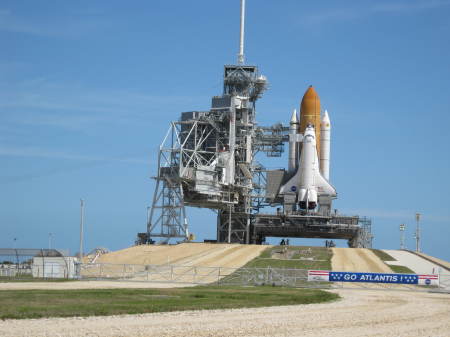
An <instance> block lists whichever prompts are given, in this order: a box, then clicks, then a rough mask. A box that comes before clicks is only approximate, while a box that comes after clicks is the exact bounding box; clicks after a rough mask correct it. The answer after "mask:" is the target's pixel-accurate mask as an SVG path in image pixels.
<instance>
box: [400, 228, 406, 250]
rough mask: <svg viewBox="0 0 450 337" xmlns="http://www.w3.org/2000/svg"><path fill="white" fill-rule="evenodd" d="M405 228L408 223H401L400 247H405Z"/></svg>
mask: <svg viewBox="0 0 450 337" xmlns="http://www.w3.org/2000/svg"><path fill="white" fill-rule="evenodd" d="M405 229H406V225H405V224H401V225H400V249H405Z"/></svg>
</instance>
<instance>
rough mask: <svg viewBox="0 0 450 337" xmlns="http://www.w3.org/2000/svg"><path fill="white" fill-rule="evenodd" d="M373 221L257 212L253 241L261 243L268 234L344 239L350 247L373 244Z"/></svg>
mask: <svg viewBox="0 0 450 337" xmlns="http://www.w3.org/2000/svg"><path fill="white" fill-rule="evenodd" d="M370 226H371V222H370V220H369V219H366V218H361V217H359V216H345V215H337V214H335V215H330V216H322V215H318V214H306V215H305V214H294V213H293V214H289V215H284V214H263V213H260V214H257V215H256V219H255V223H254V226H253V231H252V232H253V233H252V234H253V238H252V239H253V240H252V241H253V242H254V243H257V244H261V243H263V242H264V241H265V239H266V237H284V238H289V237H291V238H298V237H301V238H321V239H343V240H347V241H348V245H349V247H370V246H371V241H372V235H371V234H370V233H371V228H370Z"/></svg>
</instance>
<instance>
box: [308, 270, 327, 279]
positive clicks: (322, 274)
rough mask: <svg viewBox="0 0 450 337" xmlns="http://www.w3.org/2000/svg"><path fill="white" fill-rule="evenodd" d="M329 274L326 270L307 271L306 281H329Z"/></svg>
mask: <svg viewBox="0 0 450 337" xmlns="http://www.w3.org/2000/svg"><path fill="white" fill-rule="evenodd" d="M329 278H330V272H329V271H326V270H308V281H329Z"/></svg>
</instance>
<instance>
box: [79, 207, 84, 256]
mask: <svg viewBox="0 0 450 337" xmlns="http://www.w3.org/2000/svg"><path fill="white" fill-rule="evenodd" d="M83 225H84V200H83V199H80V252H79V253H78V254H79V257H80V260H81V259H82V258H83Z"/></svg>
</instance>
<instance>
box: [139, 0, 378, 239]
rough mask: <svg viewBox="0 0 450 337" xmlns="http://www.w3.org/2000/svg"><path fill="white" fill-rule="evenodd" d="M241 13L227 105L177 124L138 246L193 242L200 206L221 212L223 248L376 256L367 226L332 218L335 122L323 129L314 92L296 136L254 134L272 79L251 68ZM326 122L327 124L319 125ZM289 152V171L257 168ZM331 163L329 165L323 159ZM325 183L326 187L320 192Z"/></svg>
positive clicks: (215, 101)
mask: <svg viewBox="0 0 450 337" xmlns="http://www.w3.org/2000/svg"><path fill="white" fill-rule="evenodd" d="M244 13H245V0H241V29H240V39H239V54H238V62H237V65H226V66H225V67H224V75H223V93H222V95H220V96H214V97H212V101H211V108H210V109H209V110H208V111H189V112H183V113H181V116H180V119H179V120H178V121H173V122H171V123H170V127H169V130H168V131H167V133H166V136H165V138H164V140H163V142H162V143H161V145H160V147H159V154H158V172H157V176H156V177H154V178H155V180H156V186H155V191H154V194H153V203H152V207H151V211H150V213H149V216H148V221H147V231H146V232H145V233H139V234H138V240H137V243H139V244H145V243H154V242H156V241H159V242H162V243H167V242H169V240H171V239H179V240H188V239H189V237H190V235H189V231H188V220H187V216H186V212H185V207H186V206H193V207H201V208H209V209H213V210H215V211H216V213H217V241H218V242H228V243H232V242H234V243H247V244H248V243H262V242H263V241H264V240H265V238H266V237H269V236H277V237H318V238H338V239H347V240H348V242H349V245H350V246H351V247H369V246H370V245H371V238H372V236H371V234H370V221H369V220H366V219H360V218H359V217H358V216H352V217H349V216H342V215H338V214H337V213H336V212H334V213H333V212H331V200H332V199H333V198H335V197H336V193H335V190H334V187H332V186H331V185H330V184H329V183H328V179H329V177H328V170H325V169H323V168H322V167H328V168H329V140H330V138H329V125H330V124H329V119H328V129H327V128H325V129H324V127H323V125H322V126H321V116H320V100H318V96H317V94H316V93H315V91H314V89H313V88H309V89H308V91H307V92H306V94H305V96H304V97H303V100H302V103H301V115H300V118H299V119H297V115H296V113H294V114H293V115H292V118H291V121H290V124H289V126H283V125H281V124H275V125H272V126H267V127H264V126H259V125H258V124H257V122H256V101H257V100H258V99H259V98H261V96H262V95H263V93H264V91H265V90H266V89H267V79H266V78H265V77H264V76H263V75H261V74H260V73H259V71H258V68H257V67H256V66H253V65H246V64H245V63H244V19H245V15H244ZM327 118H328V114H326V118H325V116H324V119H323V120H322V124H323V123H325V124H326V123H327V120H326V119H327ZM297 121H300V123H298V122H297ZM324 121H325V122H324ZM314 125H315V126H317V127H316V128H315V129H314ZM321 130H322V133H324V137H322V142H321V141H320V132H321ZM307 132H309V136H308V137H306V135H307ZM327 132H328V133H327ZM303 138H305V139H308V141H309V140H311V142H312V143H306V141H304V139H303ZM324 140H325V143H324ZM327 140H328V143H326V141H327ZM285 143H289V169H288V170H284V169H283V170H266V169H265V168H264V167H263V166H262V165H261V164H259V163H258V161H257V160H256V158H255V157H256V154H257V153H260V152H261V153H264V154H265V155H267V156H269V157H281V155H282V153H283V151H284V144H285ZM311 144H314V145H313V146H311ZM322 144H325V145H322ZM327 146H328V147H327ZM321 148H325V152H324V151H322V152H321V151H320V149H321ZM307 153H309V155H306V154H307ZM324 153H325V157H326V154H327V153H328V158H322V157H323V155H324ZM322 159H323V160H322ZM319 160H320V163H321V165H320V168H319ZM300 163H304V164H303V165H300ZM327 165H328V166H327ZM307 167H309V168H310V169H305V168H307ZM324 171H326V175H327V176H326V179H324V178H323V177H322V176H323V175H324ZM319 176H320V177H321V178H320V179H323V182H322V185H320V184H317V183H316V182H317V181H318V180H317V179H319V178H318V177H319ZM308 177H309V178H308ZM300 181H302V183H299V182H300ZM321 181H322V180H321ZM305 184H306V185H305ZM305 205H306V207H305ZM268 206H271V207H277V212H276V213H273V214H262V213H261V209H262V208H263V207H268ZM361 221H365V222H364V225H362V224H361Z"/></svg>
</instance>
